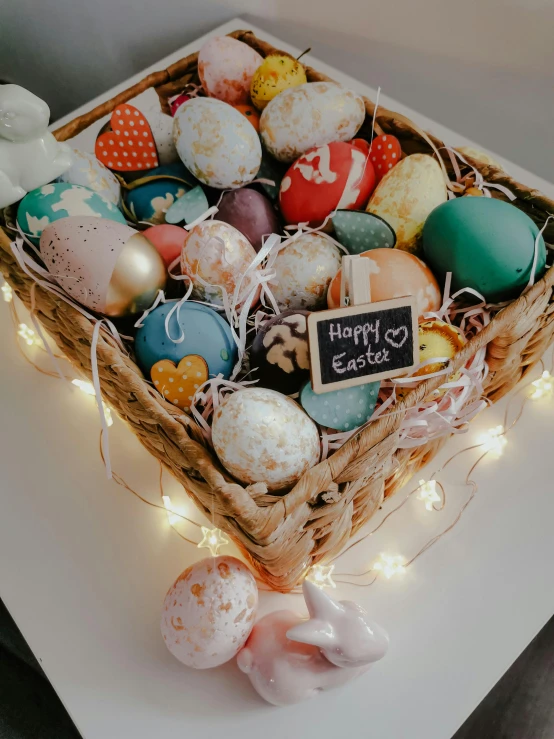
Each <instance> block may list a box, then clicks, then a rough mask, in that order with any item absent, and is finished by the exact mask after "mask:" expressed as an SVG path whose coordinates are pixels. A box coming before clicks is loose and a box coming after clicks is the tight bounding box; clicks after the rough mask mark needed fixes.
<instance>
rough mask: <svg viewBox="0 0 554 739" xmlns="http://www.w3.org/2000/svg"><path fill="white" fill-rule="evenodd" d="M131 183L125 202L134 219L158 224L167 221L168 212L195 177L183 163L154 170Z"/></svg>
mask: <svg viewBox="0 0 554 739" xmlns="http://www.w3.org/2000/svg"><path fill="white" fill-rule="evenodd" d="M141 175H142V176H141V177H140V178H139V179H138V180H135V181H134V182H131V183H130V184H129V189H128V190H127V191H126V194H125V204H126V205H127V208H128V209H129V211H130V213H131V215H132V216H133V218H135V219H136V220H137V221H147V222H148V223H153V224H154V225H158V224H160V223H165V214H166V212H167V211H168V210H169V208H170V207H171V206H172V205H173V203H175V201H176V200H178V199H179V198H180V197H182V196H183V195H184V194H185V193H186V192H187V190H189V186H190V185H192V184H193V183H194V178H192V177H191V176H190V173H189V172H188V171H187V170H186V169H185V167H184V166H183V165H182V164H181V162H175V163H173V164H166V165H164V166H163V167H156V168H155V169H151V170H150V171H149V172H148V173H147V174H145V173H141Z"/></svg>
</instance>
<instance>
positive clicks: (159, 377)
mask: <svg viewBox="0 0 554 739" xmlns="http://www.w3.org/2000/svg"><path fill="white" fill-rule="evenodd" d="M150 377H151V378H152V382H153V383H154V386H155V388H156V390H158V391H159V392H160V393H161V395H163V397H164V398H165V399H166V400H167V401H168V402H169V403H173V405H176V406H177V408H181V410H183V411H186V412H188V411H190V404H191V402H192V399H193V397H194V393H195V392H196V391H197V390H198V388H199V387H200V385H202V383H203V382H206V380H207V379H208V365H207V364H206V360H205V359H204V358H203V357H201V356H199V355H198V354H189V355H188V356H186V357H183V359H181V361H180V362H179V364H178V365H177V366H175V363H174V362H172V361H171V360H170V359H161V360H160V361H159V362H156V364H155V365H154V366H153V367H152V369H151V370H150Z"/></svg>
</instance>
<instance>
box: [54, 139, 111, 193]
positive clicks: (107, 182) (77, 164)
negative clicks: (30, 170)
mask: <svg viewBox="0 0 554 739" xmlns="http://www.w3.org/2000/svg"><path fill="white" fill-rule="evenodd" d="M57 182H69V183H70V184H71V185H83V186H84V187H89V188H90V189H91V190H94V192H97V193H99V194H100V195H103V196H104V197H105V198H106V200H109V201H110V203H113V204H114V205H115V206H119V201H120V199H121V185H120V184H119V181H118V179H117V177H116V176H115V175H114V173H113V172H111V171H110V170H109V169H108V168H107V167H105V166H104V165H103V164H102V162H100V161H98V159H97V158H96V157H95V156H94V154H91V153H90V152H88V151H81V150H80V149H71V167H70V168H69V169H68V170H66V171H65V172H64V173H63V174H62V176H61V177H58V179H57Z"/></svg>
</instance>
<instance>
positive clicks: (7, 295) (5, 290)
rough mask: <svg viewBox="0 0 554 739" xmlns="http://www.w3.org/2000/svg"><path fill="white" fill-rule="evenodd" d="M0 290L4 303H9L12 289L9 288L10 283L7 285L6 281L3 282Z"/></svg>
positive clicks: (11, 297) (11, 298)
mask: <svg viewBox="0 0 554 739" xmlns="http://www.w3.org/2000/svg"><path fill="white" fill-rule="evenodd" d="M0 290H2V295H3V297H4V300H5V301H6V303H11V302H12V300H13V290H12V288H11V285H8V283H7V282H5V283H4V284H3V285H2V287H1V288H0Z"/></svg>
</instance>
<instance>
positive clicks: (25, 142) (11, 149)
mask: <svg viewBox="0 0 554 739" xmlns="http://www.w3.org/2000/svg"><path fill="white" fill-rule="evenodd" d="M49 118H50V109H49V108H48V106H47V105H46V103H45V102H44V101H43V100H41V99H40V98H38V97H37V96H36V95H33V93H32V92H29V90H25V88H23V87H19V85H0V208H5V207H6V206H7V205H11V204H12V203H16V202H17V201H18V200H21V198H22V197H23V196H24V195H26V193H28V192H29V191H30V190H34V189H35V188H37V187H41V186H42V185H46V184H47V183H48V182H52V180H55V179H56V177H59V176H60V175H61V174H63V173H64V172H65V171H66V169H68V168H69V167H70V166H71V152H70V149H69V147H68V146H67V144H62V143H60V142H58V141H56V139H55V138H54V136H53V135H52V134H51V133H50V132H49V131H48V120H49Z"/></svg>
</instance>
